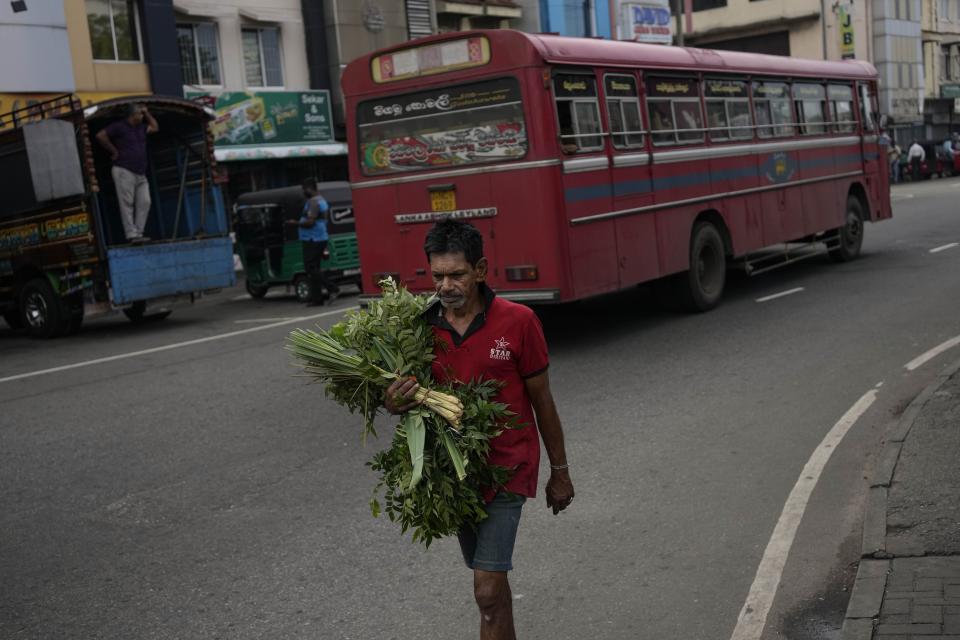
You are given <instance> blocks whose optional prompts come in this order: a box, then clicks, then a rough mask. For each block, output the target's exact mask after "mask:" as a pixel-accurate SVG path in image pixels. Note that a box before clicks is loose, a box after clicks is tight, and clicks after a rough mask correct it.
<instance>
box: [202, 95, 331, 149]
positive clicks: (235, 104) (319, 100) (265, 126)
mask: <svg viewBox="0 0 960 640" xmlns="http://www.w3.org/2000/svg"><path fill="white" fill-rule="evenodd" d="M186 97H187V98H188V99H190V100H195V99H197V98H206V100H205V102H207V104H208V105H209V106H211V107H213V108H214V110H215V111H216V112H217V117H216V119H215V120H214V122H213V123H212V124H211V130H212V131H213V136H214V142H215V144H216V146H217V147H230V146H237V145H264V144H267V145H269V144H277V145H302V144H304V143H316V142H333V141H334V137H333V113H332V111H331V109H330V92H329V91H296V92H294V91H262V92H231V93H221V94H220V95H218V96H216V97H215V98H214V96H211V95H209V94H202V93H187V94H186Z"/></svg>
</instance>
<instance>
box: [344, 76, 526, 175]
mask: <svg viewBox="0 0 960 640" xmlns="http://www.w3.org/2000/svg"><path fill="white" fill-rule="evenodd" d="M357 129H358V134H359V135H358V137H359V146H360V149H359V154H358V155H359V160H360V166H361V168H362V169H363V173H364V174H365V175H368V176H373V175H382V174H385V173H398V172H404V171H417V170H422V169H438V168H445V167H453V166H463V165H467V164H477V163H482V162H497V161H504V160H515V159H518V158H522V157H523V156H525V155H526V153H527V132H526V126H525V124H524V120H523V105H522V104H521V101H520V84H519V83H518V82H517V80H516V79H515V78H499V79H497V80H484V81H482V82H473V83H470V84H462V85H457V86H454V87H444V88H442V89H434V90H432V91H424V92H419V93H410V94H406V95H402V96H390V97H386V98H377V99H376V100H368V101H367V102H362V103H361V104H360V105H359V106H358V108H357Z"/></svg>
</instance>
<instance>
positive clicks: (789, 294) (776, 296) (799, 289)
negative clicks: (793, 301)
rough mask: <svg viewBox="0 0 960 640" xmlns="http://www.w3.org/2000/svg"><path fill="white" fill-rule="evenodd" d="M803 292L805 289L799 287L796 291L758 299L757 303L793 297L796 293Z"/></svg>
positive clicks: (782, 292) (790, 290)
mask: <svg viewBox="0 0 960 640" xmlns="http://www.w3.org/2000/svg"><path fill="white" fill-rule="evenodd" d="M801 291H803V287H797V288H796V289H788V290H787V291H781V292H780V293H775V294H773V295H771V296H764V297H762V298H757V302H767V301H769V300H776V299H777V298H782V297H783V296H792V295H793V294H795V293H800V292H801Z"/></svg>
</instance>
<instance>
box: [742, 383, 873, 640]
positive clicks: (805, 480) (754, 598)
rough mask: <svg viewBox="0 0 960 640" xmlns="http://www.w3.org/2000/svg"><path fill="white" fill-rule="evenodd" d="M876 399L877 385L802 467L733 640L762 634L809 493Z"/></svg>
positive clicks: (746, 638)
mask: <svg viewBox="0 0 960 640" xmlns="http://www.w3.org/2000/svg"><path fill="white" fill-rule="evenodd" d="M876 399H877V390H876V389H871V390H870V391H867V392H866V393H865V394H863V396H861V397H860V399H859V400H857V402H856V404H854V405H853V406H852V407H850V409H849V410H848V411H847V412H846V413H845V414H843V417H842V418H840V420H839V422H837V424H835V425H833V428H832V429H830V432H829V433H828V434H827V435H826V436H825V437H824V438H823V441H822V442H821V443H820V445H819V446H818V447H817V448H816V450H815V451H814V452H813V455H811V456H810V459H809V460H808V461H807V464H806V465H805V466H804V467H803V471H801V472H800V477H799V478H798V479H797V483H796V484H795V485H794V486H793V490H792V491H791V492H790V496H789V497H788V498H787V502H786V504H785V505H784V506H783V512H782V513H781V514H780V519H779V520H778V521H777V526H776V528H775V529H774V530H773V534H772V535H771V536H770V542H768V543H767V549H766V551H764V552H763V559H762V560H761V561H760V566H759V567H758V568H757V575H756V577H755V578H754V579H753V584H752V585H751V586H750V593H748V594H747V600H746V602H744V603H743V609H741V610H740V617H739V618H738V619H737V626H736V627H735V628H734V630H733V634H732V635H731V636H730V640H759V638H760V637H761V635H762V634H763V628H764V626H766V624H767V614H769V613H770V606H771V605H772V604H773V598H774V596H775V595H776V594H777V588H778V587H779V585H780V579H781V577H782V576H783V567H784V566H785V565H786V563H787V555H788V554H789V553H790V547H791V546H793V539H794V537H795V536H796V534H797V528H798V527H799V526H800V520H801V519H802V518H803V513H804V511H805V510H806V508H807V502H808V501H809V500H810V494H812V493H813V489H814V487H816V486H817V481H818V480H819V479H820V474H821V473H822V472H823V469H824V467H826V466H827V461H829V460H830V456H831V455H832V454H833V452H834V451H836V449H837V446H838V445H839V444H840V442H841V441H843V437H844V436H845V435H847V432H848V431H849V430H850V428H851V427H852V426H853V425H854V424H855V423H856V422H857V420H858V419H859V418H860V416H862V415H863V414H864V413H865V412H866V411H867V409H869V408H870V405H872V404H873V402H874V400H876Z"/></svg>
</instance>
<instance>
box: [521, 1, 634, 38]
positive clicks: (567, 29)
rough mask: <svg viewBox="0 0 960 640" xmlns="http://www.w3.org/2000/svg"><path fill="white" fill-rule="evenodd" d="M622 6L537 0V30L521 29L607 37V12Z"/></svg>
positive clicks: (608, 24) (608, 27)
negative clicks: (538, 0)
mask: <svg viewBox="0 0 960 640" xmlns="http://www.w3.org/2000/svg"><path fill="white" fill-rule="evenodd" d="M621 4H622V3H619V2H608V0H540V2H539V14H540V15H539V23H540V24H539V25H538V28H536V29H527V28H525V29H523V30H524V31H545V32H548V33H559V34H560V35H563V36H574V37H583V38H610V36H611V20H610V9H611V7H613V9H614V12H616V10H617V8H618V7H619V6H620V5H621ZM615 22H616V18H614V24H615Z"/></svg>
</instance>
